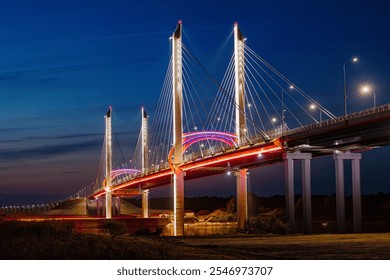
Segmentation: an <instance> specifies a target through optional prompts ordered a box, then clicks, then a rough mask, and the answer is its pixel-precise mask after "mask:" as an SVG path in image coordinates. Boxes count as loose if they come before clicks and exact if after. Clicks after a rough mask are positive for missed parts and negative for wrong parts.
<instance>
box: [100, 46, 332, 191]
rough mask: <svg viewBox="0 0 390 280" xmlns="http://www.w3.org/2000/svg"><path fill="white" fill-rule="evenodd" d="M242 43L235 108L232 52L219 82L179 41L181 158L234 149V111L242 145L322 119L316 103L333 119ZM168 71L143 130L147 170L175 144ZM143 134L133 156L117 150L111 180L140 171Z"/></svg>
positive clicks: (163, 160) (160, 163)
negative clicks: (239, 118) (240, 89)
mask: <svg viewBox="0 0 390 280" xmlns="http://www.w3.org/2000/svg"><path fill="white" fill-rule="evenodd" d="M242 44H244V81H245V82H244V92H245V101H244V107H243V108H238V104H237V103H236V101H235V61H234V54H233V55H232V57H231V59H230V62H229V63H228V66H227V68H226V71H225V74H224V76H223V79H222V82H221V83H219V82H218V81H217V80H216V79H215V78H214V77H213V76H212V75H211V74H210V73H209V72H208V71H207V69H206V68H205V67H204V66H203V65H202V63H201V62H200V61H199V60H198V59H197V58H196V56H194V55H193V54H192V53H191V52H190V50H189V49H188V48H187V47H186V46H185V45H184V44H182V96H183V99H182V118H183V120H182V123H183V139H182V140H183V145H184V147H183V151H184V154H183V160H184V161H185V162H186V161H191V160H195V159H197V158H200V157H206V156H211V155H213V154H215V153H219V152H224V151H226V150H229V149H232V148H237V147H238V146H239V144H238V141H237V135H236V133H237V132H236V131H235V130H236V127H237V125H236V123H235V122H236V120H235V114H236V111H237V110H239V111H240V112H241V114H243V115H244V116H245V126H244V128H240V129H242V131H240V134H241V135H243V137H244V138H245V141H244V142H243V143H245V144H249V145H251V144H255V143H258V142H264V141H270V140H272V139H274V138H277V137H280V136H282V135H286V134H288V133H289V130H291V129H293V128H297V127H302V126H305V125H307V124H310V123H313V122H320V121H321V119H319V118H318V114H314V113H313V112H312V111H311V110H310V107H309V106H311V108H313V106H315V108H316V110H317V112H320V113H322V116H323V117H324V118H335V116H334V115H333V114H332V113H331V112H330V111H329V110H327V109H326V108H325V107H323V106H322V105H321V104H319V103H318V102H317V101H315V100H314V99H313V98H312V97H310V96H309V95H308V94H306V93H305V92H304V91H303V90H301V89H300V88H299V87H298V86H297V85H295V84H294V83H293V82H291V81H290V80H289V79H287V78H286V77H285V76H283V75H282V74H281V73H280V72H279V71H277V70H276V69H275V68H274V67H273V66H271V65H270V64H269V63H268V62H267V61H266V60H264V59H263V58H261V57H260V56H259V55H258V54H256V53H255V51H253V50H252V49H251V48H249V47H248V46H247V44H246V43H244V42H242ZM172 71H173V62H172V58H171V60H170V62H169V65H168V68H167V71H166V75H165V79H164V82H163V86H162V89H161V93H160V97H159V100H158V103H157V107H156V110H155V111H154V113H153V114H152V115H151V118H150V119H151V120H152V122H151V123H150V124H148V128H147V130H148V148H147V153H148V156H147V164H146V166H147V167H146V170H145V172H146V173H149V172H154V171H157V170H162V169H166V168H169V164H168V157H169V155H170V151H171V149H172V147H173V131H172V129H173V116H172V110H173V109H172V99H173V98H172V88H173V82H172V76H173V73H172ZM320 116H321V114H320ZM141 133H142V131H141V132H140V135H139V139H138V142H137V147H136V149H135V152H134V156H133V159H132V160H130V161H129V163H128V164H126V161H125V160H124V157H123V154H122V153H121V151H120V149H119V150H118V151H116V152H117V154H118V159H120V161H119V162H118V163H117V165H116V170H117V171H113V172H114V173H113V175H114V176H112V177H113V181H114V183H116V184H119V183H120V182H123V181H126V180H129V179H130V178H132V177H134V176H136V175H137V174H139V171H138V170H141V169H142V164H141V152H142V151H141ZM115 139H116V138H115ZM113 166H114V165H113ZM119 170H121V171H119ZM125 170H127V171H125ZM99 174H104V173H103V172H100V173H99ZM102 180H104V176H103V177H102V175H100V179H99V181H98V180H97V183H96V186H99V184H101V183H102Z"/></svg>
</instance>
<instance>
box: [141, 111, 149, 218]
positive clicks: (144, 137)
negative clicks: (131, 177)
mask: <svg viewBox="0 0 390 280" xmlns="http://www.w3.org/2000/svg"><path fill="white" fill-rule="evenodd" d="M141 114H142V125H141V144H142V145H141V146H142V152H141V154H142V155H141V156H142V163H141V164H142V168H141V170H142V174H145V173H146V170H147V164H148V155H149V147H148V114H146V111H145V109H144V107H142V108H141ZM148 217H149V190H143V191H142V218H148Z"/></svg>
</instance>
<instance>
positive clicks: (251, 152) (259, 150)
mask: <svg viewBox="0 0 390 280" xmlns="http://www.w3.org/2000/svg"><path fill="white" fill-rule="evenodd" d="M278 150H282V148H281V147H277V146H274V145H272V148H268V149H267V148H264V147H259V148H257V149H256V150H249V151H243V152H241V153H240V154H239V155H236V154H231V155H225V156H223V157H222V158H217V159H208V160H206V161H202V162H199V163H190V164H186V165H184V166H183V167H182V169H183V170H184V171H189V170H191V169H193V168H199V167H204V166H207V165H211V164H216V163H220V162H224V161H229V160H233V159H239V158H243V157H247V156H254V155H257V154H259V153H268V152H274V151H278Z"/></svg>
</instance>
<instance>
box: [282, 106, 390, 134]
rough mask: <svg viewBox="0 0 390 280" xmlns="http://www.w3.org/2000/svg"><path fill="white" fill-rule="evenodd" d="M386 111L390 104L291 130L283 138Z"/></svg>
mask: <svg viewBox="0 0 390 280" xmlns="http://www.w3.org/2000/svg"><path fill="white" fill-rule="evenodd" d="M386 111H390V103H389V104H384V105H381V106H377V107H375V108H369V109H366V110H362V111H358V112H354V113H351V114H348V115H346V116H340V117H338V118H334V119H329V120H324V121H321V122H318V123H314V124H310V125H306V126H303V127H298V128H294V129H289V130H286V131H285V132H284V133H283V136H287V135H290V134H295V133H299V132H304V131H308V130H312V129H316V128H321V127H325V126H331V125H336V124H340V123H342V122H345V121H350V120H354V119H358V118H361V117H364V116H369V115H374V114H376V113H380V112H386Z"/></svg>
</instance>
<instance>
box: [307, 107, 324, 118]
mask: <svg viewBox="0 0 390 280" xmlns="http://www.w3.org/2000/svg"><path fill="white" fill-rule="evenodd" d="M309 108H310V110H311V111H315V109H317V106H316V105H315V104H310V106H309ZM318 110H319V111H320V122H321V121H322V110H321V108H320V107H318Z"/></svg>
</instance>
